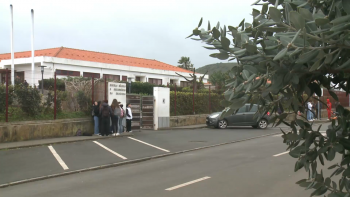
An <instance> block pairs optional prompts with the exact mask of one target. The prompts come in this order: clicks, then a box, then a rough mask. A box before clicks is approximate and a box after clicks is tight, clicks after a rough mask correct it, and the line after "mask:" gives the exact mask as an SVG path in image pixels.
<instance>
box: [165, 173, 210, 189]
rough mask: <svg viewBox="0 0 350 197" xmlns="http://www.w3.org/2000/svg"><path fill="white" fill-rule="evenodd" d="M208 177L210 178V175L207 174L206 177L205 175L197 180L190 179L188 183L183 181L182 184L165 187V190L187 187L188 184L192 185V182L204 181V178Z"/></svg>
mask: <svg viewBox="0 0 350 197" xmlns="http://www.w3.org/2000/svg"><path fill="white" fill-rule="evenodd" d="M206 179H210V177H208V176H206V177H203V178H200V179H196V180H194V181H190V182H187V183H183V184H181V185H177V186H174V187H170V188H168V189H165V190H167V191H171V190H174V189H179V188H181V187H185V186H187V185H191V184H193V183H197V182H199V181H204V180H206Z"/></svg>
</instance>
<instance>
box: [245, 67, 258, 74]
mask: <svg viewBox="0 0 350 197" xmlns="http://www.w3.org/2000/svg"><path fill="white" fill-rule="evenodd" d="M243 69H244V70H248V71H249V72H250V73H253V74H258V69H256V68H255V67H254V66H251V65H244V66H243Z"/></svg>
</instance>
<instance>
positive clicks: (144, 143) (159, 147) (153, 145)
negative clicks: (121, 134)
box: [128, 137, 170, 153]
mask: <svg viewBox="0 0 350 197" xmlns="http://www.w3.org/2000/svg"><path fill="white" fill-rule="evenodd" d="M128 138H129V139H132V140H135V141H137V142H140V143H142V144H146V145H148V146H151V147H153V148H156V149H159V150H162V151H164V152H167V153H168V152H170V151H168V150H166V149H163V148H160V147H158V146H154V145H152V144H149V143H147V142H144V141H141V140H138V139H135V138H132V137H128Z"/></svg>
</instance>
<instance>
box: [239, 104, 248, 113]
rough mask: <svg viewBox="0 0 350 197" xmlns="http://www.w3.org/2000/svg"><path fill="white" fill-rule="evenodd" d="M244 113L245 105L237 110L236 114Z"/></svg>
mask: <svg viewBox="0 0 350 197" xmlns="http://www.w3.org/2000/svg"><path fill="white" fill-rule="evenodd" d="M244 112H247V106H246V105H244V106H243V107H241V108H239V110H238V112H237V113H244Z"/></svg>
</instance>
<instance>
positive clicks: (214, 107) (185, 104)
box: [170, 91, 224, 116]
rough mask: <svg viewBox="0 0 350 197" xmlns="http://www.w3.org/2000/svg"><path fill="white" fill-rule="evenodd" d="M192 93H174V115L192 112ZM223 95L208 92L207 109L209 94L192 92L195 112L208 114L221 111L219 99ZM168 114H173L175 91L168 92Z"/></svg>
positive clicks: (221, 98) (190, 113)
mask: <svg viewBox="0 0 350 197" xmlns="http://www.w3.org/2000/svg"><path fill="white" fill-rule="evenodd" d="M192 96H193V93H190V92H177V93H176V115H177V116H179V115H192V114H193V107H192V106H193V98H192ZM223 99H224V97H223V96H222V95H218V94H210V101H211V110H210V109H209V94H205V93H195V94H194V100H195V102H194V109H195V113H196V114H209V113H211V112H217V111H222V110H223V109H224V108H223V107H221V105H220V101H221V100H223ZM170 102H171V103H170V114H171V116H175V92H173V91H171V92H170Z"/></svg>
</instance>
